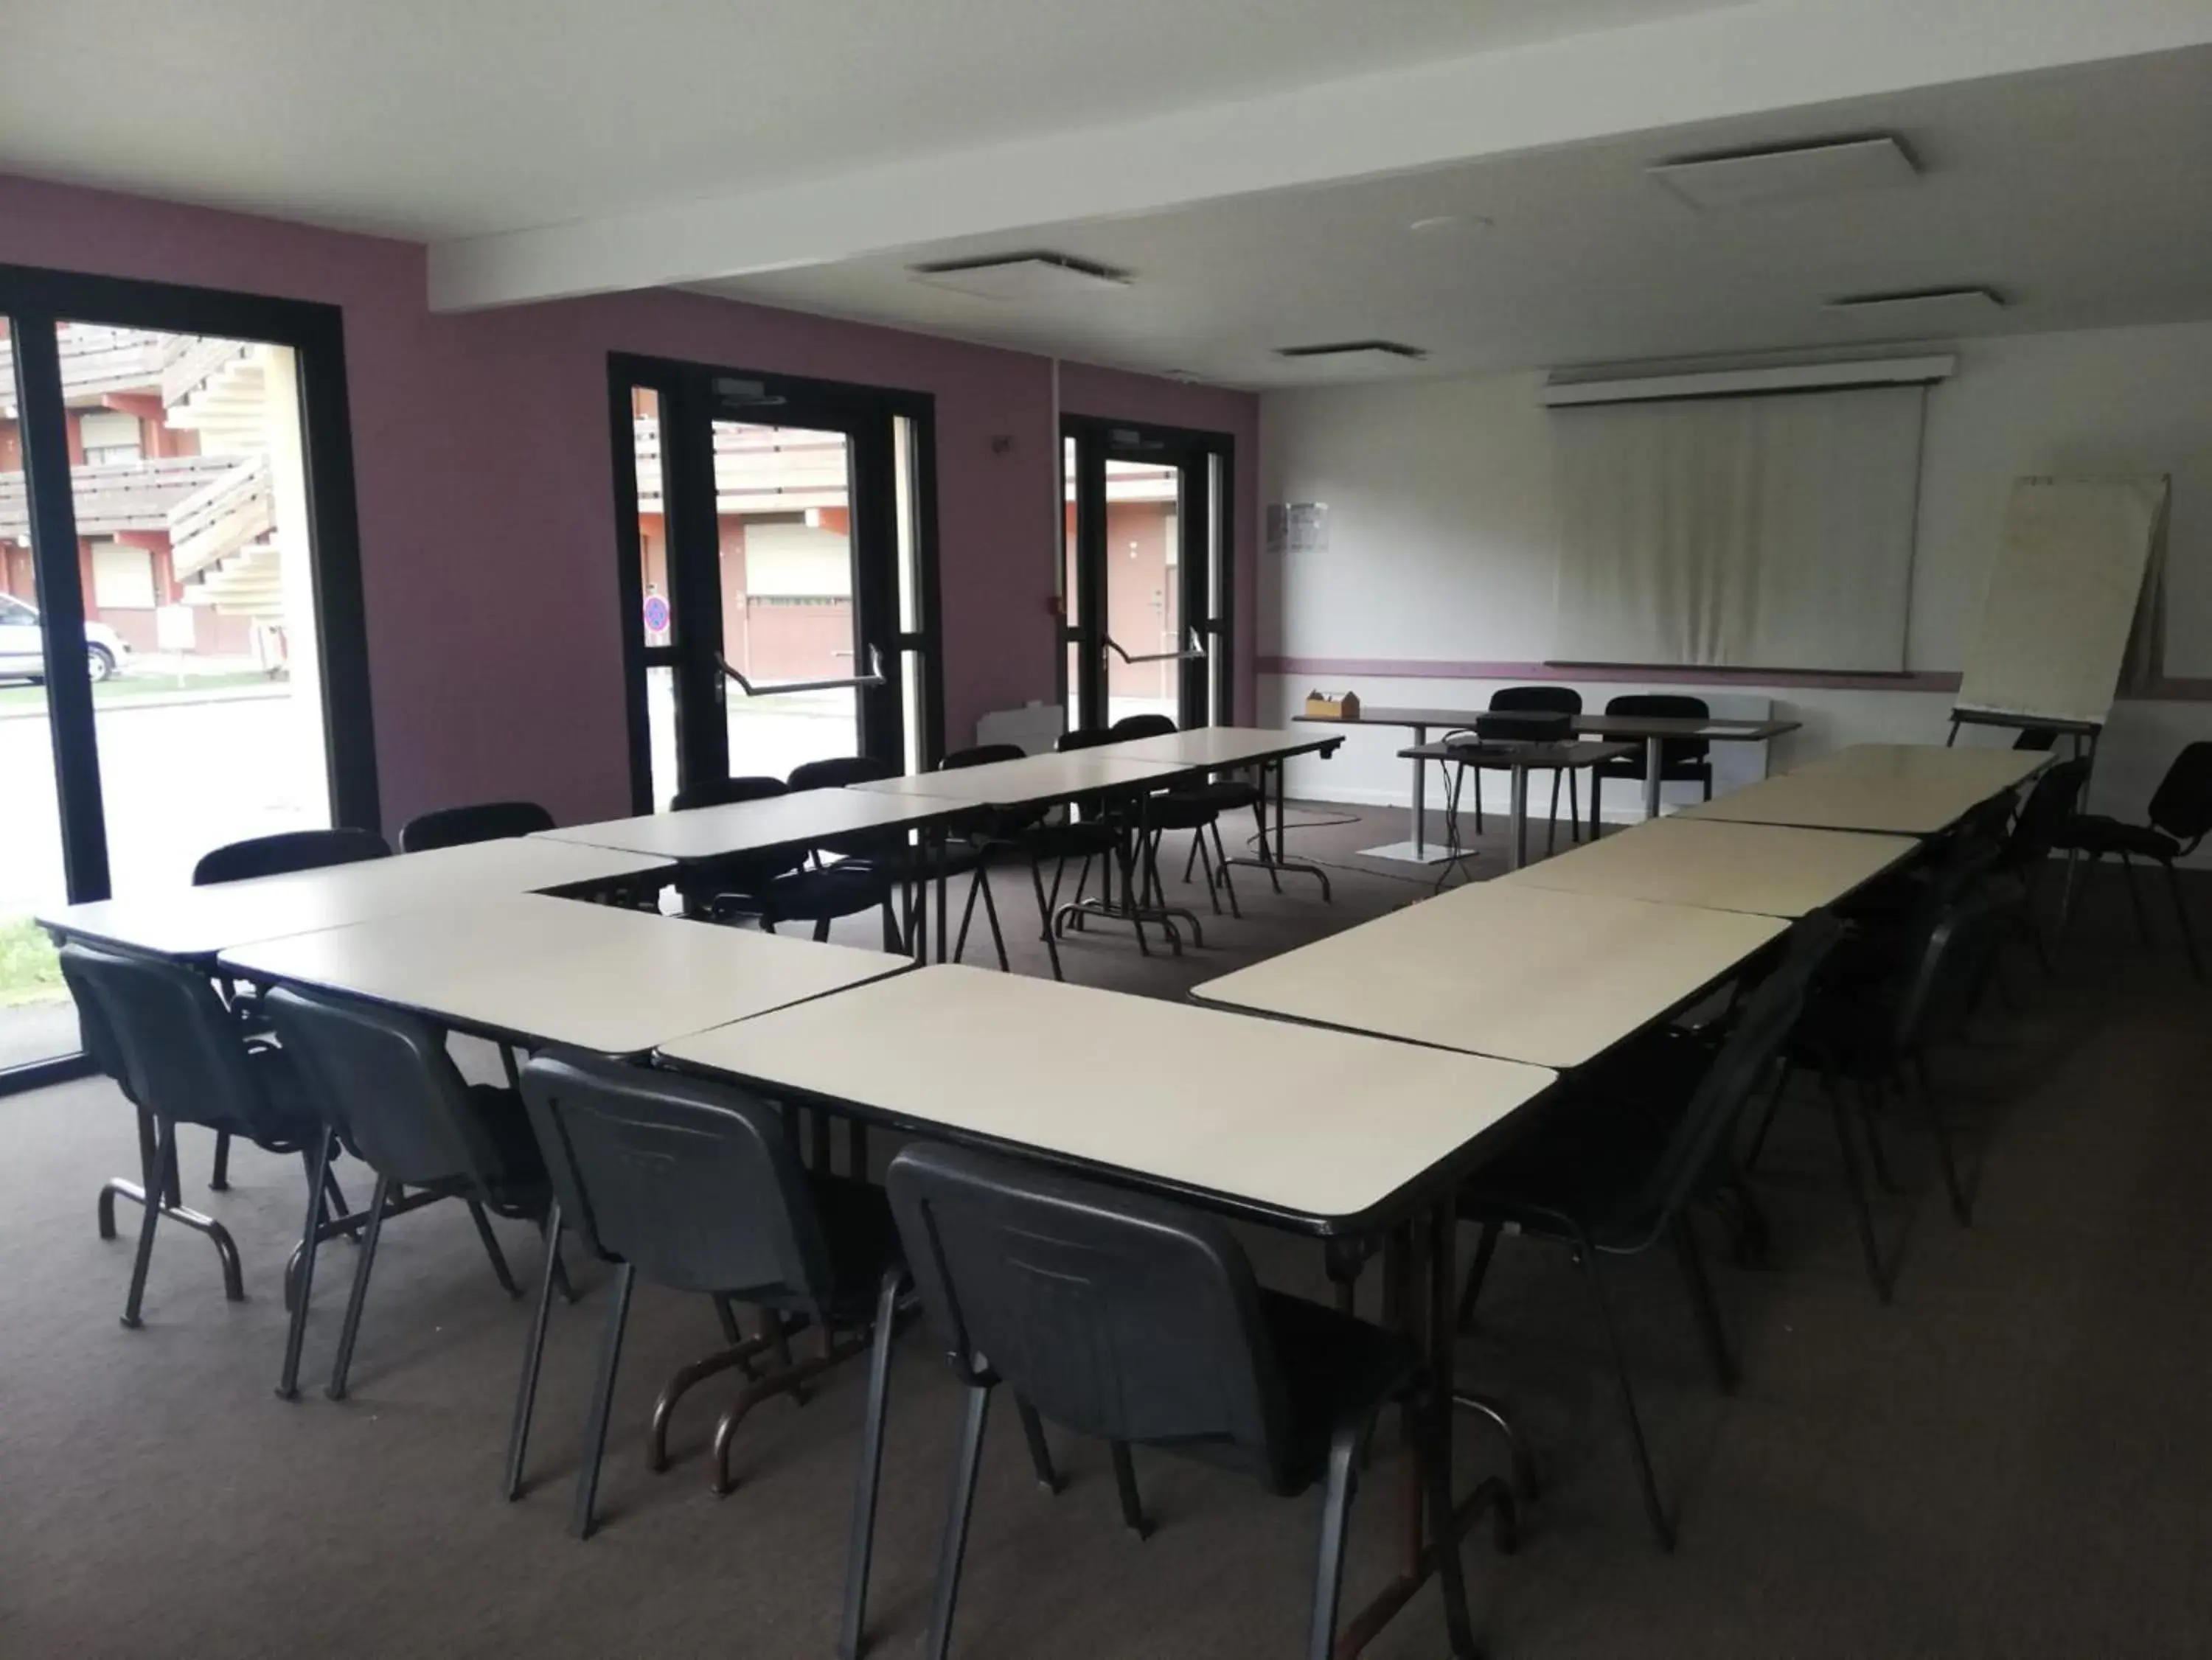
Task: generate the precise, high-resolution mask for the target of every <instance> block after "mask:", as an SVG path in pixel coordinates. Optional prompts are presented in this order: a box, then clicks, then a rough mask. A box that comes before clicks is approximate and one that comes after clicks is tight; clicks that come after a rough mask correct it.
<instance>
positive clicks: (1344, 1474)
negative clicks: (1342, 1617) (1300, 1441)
mask: <svg viewBox="0 0 2212 1660" xmlns="http://www.w3.org/2000/svg"><path fill="white" fill-rule="evenodd" d="M1361 1439H1363V1438H1362V1437H1361V1435H1360V1434H1359V1433H1358V1431H1356V1430H1352V1429H1340V1430H1338V1431H1337V1433H1336V1435H1335V1437H1334V1439H1333V1440H1331V1441H1330V1443H1329V1448H1328V1483H1327V1485H1326V1486H1325V1487H1323V1489H1322V1500H1321V1551H1320V1555H1319V1560H1316V1562H1315V1564H1314V1588H1313V1619H1312V1621H1311V1622H1310V1625H1309V1626H1308V1627H1307V1633H1306V1660H1331V1657H1332V1656H1334V1653H1335V1652H1336V1609H1337V1603H1338V1602H1339V1601H1340V1599H1341V1598H1342V1596H1343V1595H1344V1542H1345V1536H1346V1533H1347V1532H1349V1531H1350V1523H1351V1518H1352V1488H1353V1487H1354V1486H1355V1485H1357V1483H1358V1479H1359V1469H1358V1466H1359V1443H1360V1441H1361Z"/></svg>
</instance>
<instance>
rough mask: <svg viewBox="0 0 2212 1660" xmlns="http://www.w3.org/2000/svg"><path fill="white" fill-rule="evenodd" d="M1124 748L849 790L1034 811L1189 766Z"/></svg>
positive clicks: (1160, 779)
mask: <svg viewBox="0 0 2212 1660" xmlns="http://www.w3.org/2000/svg"><path fill="white" fill-rule="evenodd" d="M1122 748H1123V746H1121V745H1119V744H1102V745H1099V746H1098V747H1097V748H1091V749H1071V750H1069V751H1067V752H1066V754H1060V753H1057V752H1054V753H1048V754H1042V755H1024V756H1023V757H1022V758H1021V759H1020V760H993V761H986V762H984V763H983V765H981V766H959V767H954V768H952V769H951V770H950V771H947V772H908V773H907V774H905V775H904V776H902V777H900V778H895V779H869V780H867V781H866V783H862V784H855V785H851V786H850V790H851V791H852V793H854V794H858V795H863V796H867V797H890V798H892V799H895V800H898V801H903V802H909V803H947V802H960V803H982V804H984V805H986V806H989V807H1036V806H1042V805H1045V804H1047V803H1052V802H1059V801H1071V800H1073V799H1075V798H1076V797H1081V796H1094V795H1105V794H1111V793H1114V792H1115V791H1135V790H1142V789H1146V788H1147V787H1152V786H1157V785H1163V784H1165V783H1166V782H1168V780H1170V779H1175V778H1179V777H1181V776H1182V775H1183V774H1184V773H1186V772H1189V771H1190V768H1189V766H1188V765H1181V764H1177V763H1176V762H1174V761H1172V760H1154V759H1152V758H1150V757H1147V756H1143V755H1129V754H1123V753H1121V750H1122Z"/></svg>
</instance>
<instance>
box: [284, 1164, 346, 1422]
mask: <svg viewBox="0 0 2212 1660" xmlns="http://www.w3.org/2000/svg"><path fill="white" fill-rule="evenodd" d="M336 1140H337V1137H336V1136H331V1135H330V1134H329V1133H327V1132H325V1134H324V1136H322V1138H321V1140H320V1141H319V1142H318V1143H317V1145H316V1148H315V1150H314V1151H313V1153H312V1154H308V1156H307V1221H305V1222H303V1223H302V1224H301V1227H300V1277H299V1280H298V1282H297V1285H296V1288H295V1290H294V1292H293V1293H292V1318H291V1320H290V1322H289V1324H288V1326H287V1328H286V1330H285V1333H284V1366H283V1370H282V1371H281V1372H278V1374H277V1378H276V1394H277V1397H278V1398H279V1399H281V1400H286V1401H296V1400H298V1399H299V1398H300V1350H301V1348H302V1347H303V1346H304V1345H305V1344H306V1342H307V1300H308V1298H309V1296H310V1295H312V1294H313V1291H314V1287H315V1247H316V1245H318V1244H319V1243H320V1240H321V1238H322V1231H323V1230H322V1227H321V1223H322V1220H323V1178H324V1177H325V1175H327V1174H328V1173H329V1172H330V1167H331V1144H332V1143H333V1142H335V1141H336Z"/></svg>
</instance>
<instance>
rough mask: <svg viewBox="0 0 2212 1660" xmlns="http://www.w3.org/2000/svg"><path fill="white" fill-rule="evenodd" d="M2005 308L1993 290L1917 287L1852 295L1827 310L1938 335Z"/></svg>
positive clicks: (1871, 321)
mask: <svg viewBox="0 0 2212 1660" xmlns="http://www.w3.org/2000/svg"><path fill="white" fill-rule="evenodd" d="M2004 308H2005V298H2004V296H2003V295H2002V294H1998V293H1996V291H1995V290H1994V289H1990V288H1916V289H1912V290H1911V291H1909V292H1905V293H1899V294H1849V295H1846V296H1845V297H1844V298H1843V299H1841V300H1830V301H1828V302H1827V305H1826V307H1825V308H1824V309H1826V310H1827V311H1830V312H1834V313H1835V314H1836V315H1837V316H1838V317H1848V318H1854V319H1857V318H1864V319H1866V320H1867V321H1868V322H1870V323H1879V324H1881V325H1882V326H1883V327H1884V328H1900V329H1904V330H1910V331H1914V332H1922V333H1927V332H1936V333H1940V332H1942V330H1947V329H1951V328H1965V327H1966V326H1968V325H1969V324H1975V323H1983V322H1986V321H1987V320H1988V319H1989V318H1992V317H1994V316H1996V313H1997V312H2001V311H2002V310H2003V309H2004Z"/></svg>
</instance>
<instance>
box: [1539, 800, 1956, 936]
mask: <svg viewBox="0 0 2212 1660" xmlns="http://www.w3.org/2000/svg"><path fill="white" fill-rule="evenodd" d="M1919 846H1920V844H1919V842H1918V841H1917V839H1914V838H1912V837H1910V836H1875V835H1863V834H1858V833H1854V832H1850V831H1844V830H1808V829H1804V828H1802V827H1795V826H1788V825H1773V824H1744V823H1737V822H1735V821H1731V820H1727V819H1705V818H1692V817H1686V816H1684V815H1680V814H1677V815H1674V817H1672V818H1663V819H1647V820H1646V821H1644V822H1643V823H1642V824H1638V825H1633V826H1632V827H1629V828H1628V829H1626V830H1624V831H1622V832H1621V833H1619V834H1618V835H1612V836H1607V838H1606V839H1604V840H1602V841H1593V842H1588V843H1585V844H1584V845H1582V846H1580V847H1577V848H1574V849H1572V850H1571V851H1567V852H1565V853H1562V854H1560V855H1559V857H1556V858H1548V859H1545V860H1543V861H1542V862H1541V863H1537V864H1532V865H1529V866H1528V867H1527V868H1526V869H1521V870H1518V871H1516V872H1514V873H1513V874H1512V875H1506V876H1500V877H1498V879H1497V880H1498V881H1500V882H1504V883H1508V884H1513V885H1518V886H1522V887H1528V888H1556V889H1559V890H1561V891H1564V892H1567V893H1575V894H1604V895H1609V896H1610V897H1612V898H1614V899H1622V900H1653V901H1656V902H1658V903H1660V904H1665V905H1691V906H1703V907H1705V908H1706V909H1708V910H1715V911H1750V912H1759V913H1760V914H1762V915H1765V916H1770V917H1786V918H1798V917H1802V916H1804V915H1806V914H1808V912H1814V911H1818V910H1820V909H1821V908H1822V907H1823V906H1831V905H1834V904H1836V903H1837V902H1838V901H1839V900H1844V899H1848V898H1849V897H1850V895H1851V894H1854V893H1856V892H1857V891H1858V890H1859V889H1860V888H1863V887H1864V886H1865V885H1866V884H1867V883H1869V882H1870V881H1873V880H1874V879H1875V877H1877V876H1880V875H1883V874H1884V873H1886V872H1887V871H1889V870H1892V869H1895V868H1896V867H1897V866H1898V865H1899V864H1901V863H1904V862H1905V860H1906V859H1907V858H1910V857H1912V855H1914V854H1915V853H1917V851H1919Z"/></svg>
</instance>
